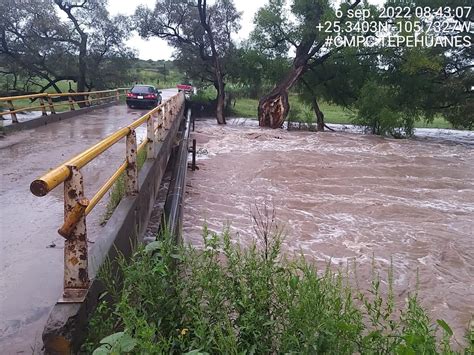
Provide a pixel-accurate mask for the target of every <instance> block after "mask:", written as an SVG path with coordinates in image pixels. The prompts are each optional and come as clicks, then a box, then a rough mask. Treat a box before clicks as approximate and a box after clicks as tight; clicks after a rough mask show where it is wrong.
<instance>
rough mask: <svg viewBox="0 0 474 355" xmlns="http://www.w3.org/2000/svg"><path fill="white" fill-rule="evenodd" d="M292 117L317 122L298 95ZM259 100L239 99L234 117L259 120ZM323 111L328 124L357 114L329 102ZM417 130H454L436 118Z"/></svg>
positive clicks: (347, 120) (349, 119) (343, 121)
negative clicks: (309, 118)
mask: <svg viewBox="0 0 474 355" xmlns="http://www.w3.org/2000/svg"><path fill="white" fill-rule="evenodd" d="M289 101H290V115H291V109H293V111H296V116H297V117H292V121H303V122H305V121H307V119H306V117H311V119H312V123H314V122H315V118H314V113H313V111H312V110H311V108H310V107H309V106H307V105H305V104H303V103H302V102H301V101H300V100H299V99H298V96H297V95H290V96H289ZM257 107H258V100H257V99H249V98H238V99H236V102H235V106H234V107H233V108H232V116H234V117H245V118H254V119H257ZM320 108H321V111H322V112H323V113H324V116H325V122H326V123H338V124H352V120H353V119H354V118H355V117H356V112H354V111H350V110H347V109H344V108H342V107H340V106H337V105H333V104H330V103H327V102H321V103H320ZM415 127H416V128H447V129H452V128H453V127H452V125H451V124H450V123H449V122H447V121H446V120H445V119H444V118H442V117H436V118H435V119H434V120H433V122H432V123H426V122H424V121H417V122H416V123H415Z"/></svg>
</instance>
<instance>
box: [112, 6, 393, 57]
mask: <svg viewBox="0 0 474 355" xmlns="http://www.w3.org/2000/svg"><path fill="white" fill-rule="evenodd" d="M383 1H384V0H369V3H372V4H381V3H383ZM155 2H156V0H135V1H124V0H109V5H108V8H109V11H110V13H111V14H112V15H116V14H122V15H131V14H133V13H134V12H135V9H136V8H137V6H139V5H146V6H148V7H149V8H154V6H155ZM266 2H267V0H235V1H234V3H235V6H236V7H237V10H238V11H240V12H242V20H241V26H242V29H241V30H240V31H239V33H238V34H237V37H236V39H237V40H240V39H245V38H247V37H248V35H249V34H250V32H251V31H252V29H253V18H254V16H255V13H256V12H257V10H258V9H259V8H260V7H262V6H263V5H264V4H265V3H266ZM127 44H128V45H129V46H130V47H132V48H134V49H135V50H136V51H137V53H138V57H139V58H140V59H145V60H147V59H153V60H158V59H171V55H172V53H173V49H172V48H171V47H170V46H168V45H167V44H166V42H165V41H163V40H161V39H158V38H152V39H150V40H148V41H145V40H143V39H141V38H140V37H139V36H138V34H137V33H134V34H133V35H132V37H131V38H130V40H128V42H127Z"/></svg>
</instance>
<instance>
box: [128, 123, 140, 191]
mask: <svg viewBox="0 0 474 355" xmlns="http://www.w3.org/2000/svg"><path fill="white" fill-rule="evenodd" d="M126 146H127V147H126V149H127V168H126V170H125V194H126V195H127V196H131V195H136V194H137V193H138V165H137V135H136V133H135V130H134V129H132V130H131V131H130V133H129V134H127V142H126Z"/></svg>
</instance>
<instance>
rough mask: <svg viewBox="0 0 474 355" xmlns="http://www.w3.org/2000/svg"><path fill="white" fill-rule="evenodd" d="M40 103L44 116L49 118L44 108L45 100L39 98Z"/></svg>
mask: <svg viewBox="0 0 474 355" xmlns="http://www.w3.org/2000/svg"><path fill="white" fill-rule="evenodd" d="M39 101H40V106H41V111H42V115H43V116H47V115H48V113H47V112H46V107H45V106H44V100H43V98H42V97H40V98H39Z"/></svg>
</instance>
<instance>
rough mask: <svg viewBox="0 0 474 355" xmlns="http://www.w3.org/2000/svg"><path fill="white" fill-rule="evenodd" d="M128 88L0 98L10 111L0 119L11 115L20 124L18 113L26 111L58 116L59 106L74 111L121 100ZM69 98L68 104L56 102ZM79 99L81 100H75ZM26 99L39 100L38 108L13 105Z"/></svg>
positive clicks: (0, 116) (13, 120)
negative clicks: (84, 105)
mask: <svg viewBox="0 0 474 355" xmlns="http://www.w3.org/2000/svg"><path fill="white" fill-rule="evenodd" d="M127 90H128V88H117V89H113V90H101V91H87V92H64V93H51V94H50V93H42V94H31V95H20V96H8V97H0V102H6V103H7V105H8V111H4V112H1V111H0V119H3V116H6V115H11V117H12V122H13V123H18V117H17V113H19V112H24V111H33V110H39V109H41V114H42V115H43V116H47V115H48V111H49V113H50V114H53V115H54V114H56V108H57V107H58V106H69V110H71V111H74V110H75V107H74V105H75V104H86V106H92V105H93V104H94V103H97V104H100V103H103V102H106V101H107V100H110V99H114V100H117V101H118V100H119V99H120V97H121V96H125V91H127ZM61 97H67V98H68V101H67V102H64V101H63V102H55V100H54V99H57V98H61ZM75 98H79V99H75ZM24 99H37V100H39V105H36V106H24V107H17V108H15V105H14V104H13V103H14V102H15V101H18V100H24Z"/></svg>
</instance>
